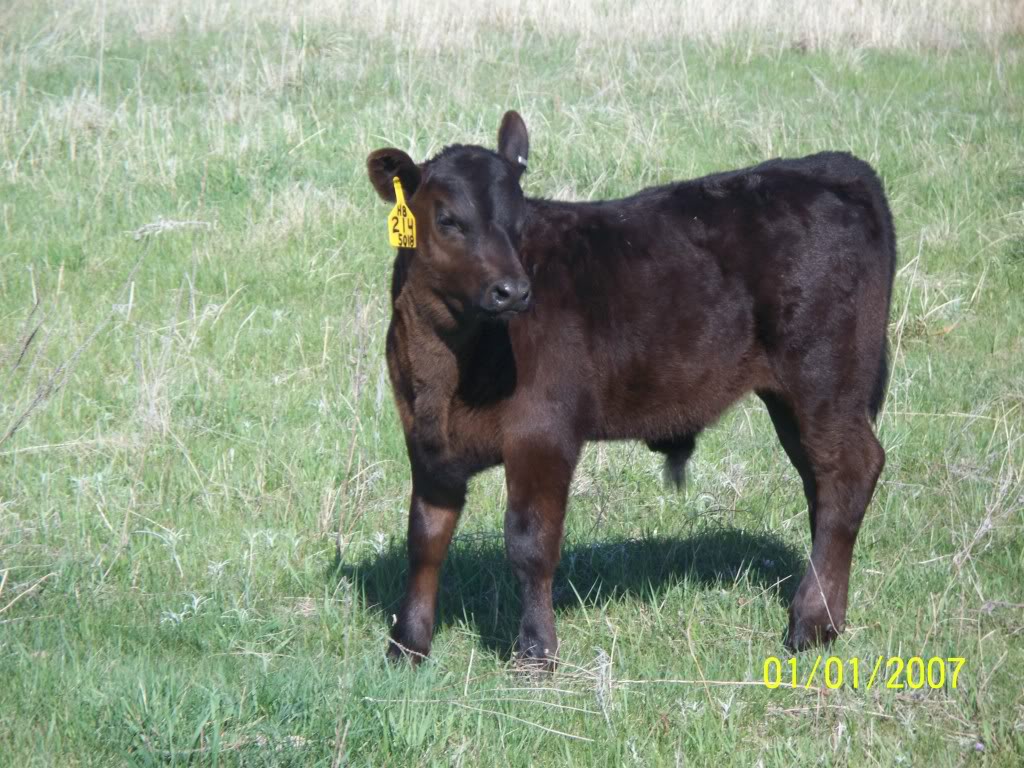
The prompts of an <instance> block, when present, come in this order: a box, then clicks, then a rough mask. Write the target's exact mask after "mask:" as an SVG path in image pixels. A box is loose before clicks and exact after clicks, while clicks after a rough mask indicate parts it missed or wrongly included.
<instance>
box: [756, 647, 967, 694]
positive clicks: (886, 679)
mask: <svg viewBox="0 0 1024 768" xmlns="http://www.w3.org/2000/svg"><path fill="white" fill-rule="evenodd" d="M801 661H802V662H803V664H798V662H797V659H788V660H786V661H783V660H782V659H779V658H778V657H776V656H769V657H768V658H767V659H765V660H764V685H765V687H766V688H772V689H774V688H779V687H785V688H805V689H807V690H810V689H811V688H815V687H818V686H820V685H822V684H824V686H825V687H826V688H828V689H830V690H836V689H838V688H842V687H844V686H846V687H849V688H853V689H854V690H865V691H869V690H871V689H872V688H873V687H881V688H887V689H889V690H895V691H899V690H906V689H910V690H915V691H916V690H920V689H922V688H930V689H933V690H937V689H942V688H946V687H949V688H950V689H953V690H955V689H956V687H957V682H958V681H959V679H960V671H961V670H962V669H963V667H964V664H966V662H967V660H966V659H964V658H962V657H960V656H932V657H930V658H927V659H926V658H924V657H922V656H911V657H910V658H909V659H908V658H904V657H902V656H876V657H875V658H874V659H861V658H858V657H857V656H851V657H850V658H848V659H844V658H842V657H839V656H822V655H819V656H818V657H817V658H816V659H814V660H813V662H812V661H811V659H810V658H807V659H802V660H801ZM801 667H802V668H801ZM808 667H809V669H808Z"/></svg>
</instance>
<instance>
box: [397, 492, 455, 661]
mask: <svg viewBox="0 0 1024 768" xmlns="http://www.w3.org/2000/svg"><path fill="white" fill-rule="evenodd" d="M465 500H466V487H465V486H464V485H463V486H461V487H459V488H454V489H444V490H440V489H437V488H424V487H422V484H420V487H417V483H415V482H414V483H413V493H412V502H411V503H410V505H409V539H408V550H409V583H408V586H407V587H406V592H405V598H404V599H403V600H402V605H401V607H400V608H399V609H398V614H397V621H396V622H395V625H394V626H393V627H392V628H391V642H390V643H388V657H389V658H391V659H395V660H397V659H400V658H402V657H408V658H409V659H410V660H411V661H412V662H413V663H414V664H416V663H419V662H420V661H422V660H423V659H424V658H425V657H426V655H427V654H428V653H430V640H431V637H432V636H433V634H434V616H435V613H436V611H437V585H438V579H439V578H440V574H441V565H442V564H443V563H444V558H445V555H447V554H448V545H449V544H451V541H452V534H453V533H454V532H455V525H456V523H458V521H459V515H460V513H461V512H462V506H463V504H464V503H465Z"/></svg>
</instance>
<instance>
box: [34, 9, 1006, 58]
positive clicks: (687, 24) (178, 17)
mask: <svg viewBox="0 0 1024 768" xmlns="http://www.w3.org/2000/svg"><path fill="white" fill-rule="evenodd" d="M20 1H21V2H22V3H24V2H27V1H28V0H20ZM104 17H106V18H117V19H126V20H128V21H129V22H130V24H131V25H132V27H133V28H134V30H135V32H136V33H137V34H138V35H139V36H140V37H141V38H143V39H145V40H159V39H165V38H168V37H171V36H173V35H175V34H176V33H178V32H179V31H180V30H181V29H182V27H188V28H190V29H193V30H195V31H199V32H204V31H205V32H210V31H220V30H225V29H234V28H237V27H238V26H239V25H247V24H251V23H253V22H285V23H286V24H289V25H292V26H295V27H302V26H303V25H307V26H308V25H317V26H330V27H338V28H341V29H347V30H353V29H354V30H358V31H360V32H363V33H368V34H370V35H373V36H380V37H388V38H392V39H395V40H396V41H398V42H400V43H402V44H405V45H409V46H411V47H414V48H419V49H430V48H439V47H450V46H464V45H473V44H474V43H476V42H477V41H479V39H480V38H481V36H482V35H485V34H487V33H488V32H490V31H495V30H497V31H501V32H502V33H503V34H510V35H512V36H513V39H514V38H515V37H517V36H521V35H526V34H528V33H536V34H538V35H540V36H541V37H551V38H558V37H564V36H565V35H576V36H578V37H579V40H580V42H581V43H582V44H594V43H602V42H607V41H618V42H629V41H633V42H643V41H648V40H658V39H689V40H695V41H698V42H703V43H712V44H715V43H721V42H728V41H736V40H738V41H742V42H746V43H750V44H754V45H758V46H761V45H765V44H767V45H781V46H797V47H800V48H806V49H808V50H816V49H829V50H831V49H841V48H851V47H852V48H862V47H869V48H909V49H922V48H940V49H945V48H952V47H957V46H959V45H962V44H964V43H967V42H982V43H984V44H987V45H997V44H998V43H999V42H1000V41H1001V40H1002V39H1003V38H1004V37H1006V36H1007V35H1012V34H1020V33H1021V32H1022V31H1024V3H1022V2H1020V1H1019V0H683V1H682V2H676V1H674V0H644V2H622V3H620V2H609V1H608V0H491V1H490V2H487V3H477V2H472V1H471V0H447V1H446V2H438V3H429V4H427V3H418V2H412V1H411V0H341V1H340V2H333V1H332V0H253V1H252V2H248V1H247V0H227V1H226V2H225V1H224V0H69V1H68V2H66V3H61V8H60V12H59V13H55V15H54V23H55V25H56V26H57V27H63V28H65V30H66V31H69V32H70V31H72V30H74V31H75V32H76V33H77V32H78V31H79V30H81V34H86V35H89V34H92V35H102V34H103V29H104V24H103V23H102V21H103V19H104ZM506 39H507V38H506Z"/></svg>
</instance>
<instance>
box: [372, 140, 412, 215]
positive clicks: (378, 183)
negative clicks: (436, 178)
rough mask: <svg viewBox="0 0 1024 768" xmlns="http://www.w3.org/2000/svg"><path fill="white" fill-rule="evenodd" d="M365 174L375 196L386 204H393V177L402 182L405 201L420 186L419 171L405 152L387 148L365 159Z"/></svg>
mask: <svg viewBox="0 0 1024 768" xmlns="http://www.w3.org/2000/svg"><path fill="white" fill-rule="evenodd" d="M366 173H367V174H368V175H369V177H370V183H371V184H373V188H374V189H376V190H377V194H378V195H380V196H381V199H383V200H384V201H386V202H389V203H393V202H395V184H394V182H393V181H392V179H394V178H395V176H397V177H398V179H399V180H400V181H401V182H402V191H403V192H404V193H405V197H406V199H408V198H410V197H412V195H413V193H414V192H415V191H416V187H418V186H419V185H420V169H419V166H418V165H416V163H414V162H413V161H412V158H411V157H409V156H408V155H407V154H405V152H403V151H402V150H400V149H394V148H392V147H389V148H388V149H378V150H377V151H376V152H371V153H370V156H369V157H367V158H366Z"/></svg>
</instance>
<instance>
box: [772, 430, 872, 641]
mask: <svg viewBox="0 0 1024 768" xmlns="http://www.w3.org/2000/svg"><path fill="white" fill-rule="evenodd" d="M774 419H775V415H774V414H773V420H774ZM797 423H798V424H799V425H800V426H799V436H800V440H799V445H800V450H799V451H797V450H796V449H795V448H794V449H793V452H794V453H796V455H797V456H798V457H799V458H801V459H803V458H806V462H807V465H809V470H810V471H809V474H810V476H811V477H810V478H808V477H806V476H805V477H804V488H805V490H806V491H807V492H808V505H809V511H810V514H811V516H812V517H811V529H812V535H811V539H812V545H811V561H810V565H809V567H808V570H807V573H806V574H805V575H804V578H803V579H802V580H801V582H800V586H799V587H798V588H797V592H796V596H795V597H794V598H793V603H792V605H791V606H790V614H789V632H788V637H787V645H789V646H790V647H791V648H792V649H794V650H797V651H800V650H804V649H806V648H810V647H811V646H814V645H817V644H819V643H828V642H831V641H832V640H834V639H835V637H836V635H838V634H839V633H840V632H842V631H843V628H844V626H845V623H846V600H847V592H848V590H849V583H850V565H851V563H852V559H853V546H854V543H855V542H856V540H857V533H858V531H859V530H860V524H861V521H862V520H863V519H864V513H865V511H866V509H867V506H868V503H869V502H870V501H871V496H872V494H873V493H874V490H875V484H876V483H877V482H878V476H879V475H880V474H881V472H882V467H883V466H884V465H885V451H884V450H883V449H882V446H881V444H879V442H878V439H877V438H876V437H875V433H874V431H873V430H872V428H871V425H870V424H869V422H868V419H867V415H866V412H865V411H861V412H860V413H857V414H845V415H840V414H838V413H833V414H830V415H828V416H822V415H821V414H820V412H819V413H817V414H815V417H812V418H803V419H801V418H799V416H798V418H797ZM777 426H778V425H777ZM780 437H781V434H780ZM783 443H784V445H785V443H786V440H783ZM792 445H793V444H792V443H791V446H792ZM791 446H790V447H787V452H790V450H791ZM792 456H793V453H791V458H792ZM794 463H796V461H795V460H794ZM797 469H798V470H800V471H801V475H804V474H805V472H807V469H806V468H805V469H801V466H800V465H799V464H798V465H797ZM809 479H813V482H809ZM812 495H813V498H811V496H812Z"/></svg>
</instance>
